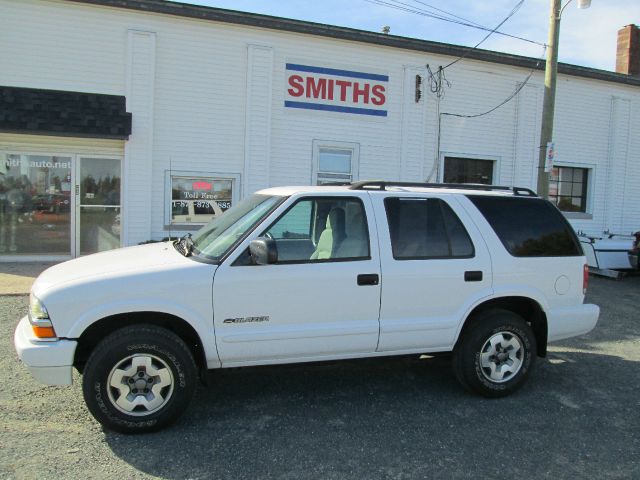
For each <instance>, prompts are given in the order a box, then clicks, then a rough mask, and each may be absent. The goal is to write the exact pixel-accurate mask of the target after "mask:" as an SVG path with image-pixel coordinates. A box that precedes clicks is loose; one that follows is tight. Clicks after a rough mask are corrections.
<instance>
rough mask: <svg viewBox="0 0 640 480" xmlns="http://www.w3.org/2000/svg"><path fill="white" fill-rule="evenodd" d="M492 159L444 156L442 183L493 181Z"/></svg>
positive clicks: (486, 183) (488, 183)
mask: <svg viewBox="0 0 640 480" xmlns="http://www.w3.org/2000/svg"><path fill="white" fill-rule="evenodd" d="M494 163H495V162H494V161H493V160H485V159H477V158H461V157H445V158H444V175H443V181H444V183H481V184H484V185H491V184H492V183H493V165H494Z"/></svg>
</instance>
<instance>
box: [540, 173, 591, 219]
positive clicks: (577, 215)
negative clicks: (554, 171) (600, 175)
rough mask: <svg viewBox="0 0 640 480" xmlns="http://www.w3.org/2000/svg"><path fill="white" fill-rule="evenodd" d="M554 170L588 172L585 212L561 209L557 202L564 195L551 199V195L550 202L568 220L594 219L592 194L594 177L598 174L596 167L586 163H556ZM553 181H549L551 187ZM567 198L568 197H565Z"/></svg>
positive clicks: (585, 185)
mask: <svg viewBox="0 0 640 480" xmlns="http://www.w3.org/2000/svg"><path fill="white" fill-rule="evenodd" d="M553 168H572V169H581V170H586V172H587V181H586V183H585V184H583V185H584V187H586V192H585V193H584V207H585V210H584V211H573V210H562V209H560V206H559V205H558V203H557V202H556V198H557V197H558V196H563V195H556V196H555V197H551V195H550V196H549V200H550V201H551V203H553V205H555V206H556V207H557V208H558V210H560V211H561V212H562V214H563V215H564V216H565V217H566V218H574V219H591V218H593V201H592V198H593V195H592V194H591V192H592V191H593V185H594V177H595V173H596V168H595V165H591V164H585V163H556V164H554V165H553ZM551 182H552V180H551V179H549V185H551ZM564 196H566V195H564ZM551 198H553V200H551Z"/></svg>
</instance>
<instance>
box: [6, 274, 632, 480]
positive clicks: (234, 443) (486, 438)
mask: <svg viewBox="0 0 640 480" xmlns="http://www.w3.org/2000/svg"><path fill="white" fill-rule="evenodd" d="M639 298H640V277H632V278H627V279H625V280H623V281H619V282H616V281H613V280H608V279H599V278H593V279H592V281H591V288H590V292H589V298H588V301H590V302H594V303H597V304H599V305H600V306H601V308H602V315H601V318H600V322H599V324H598V326H597V327H596V329H595V330H594V331H593V332H591V333H590V334H589V335H587V336H584V337H581V338H577V339H572V340H569V341H565V342H561V343H557V344H554V345H553V346H552V347H551V348H550V354H549V356H548V357H547V358H546V359H539V361H538V362H537V364H536V368H535V369H534V371H533V372H532V376H531V378H530V380H529V382H528V383H527V385H526V386H525V387H524V388H523V389H522V390H520V391H519V392H517V393H516V394H515V395H513V396H511V397H508V398H505V399H500V400H487V399H483V398H480V397H476V396H473V395H471V394H468V393H466V392H465V391H463V390H462V389H461V387H459V386H458V384H457V382H456V380H455V378H454V377H453V374H452V373H451V370H450V366H449V362H448V360H447V359H446V358H435V359H427V360H419V359H415V358H396V359H375V360H361V361H351V362H335V363H328V364H314V365H303V366H282V367H258V368H247V369H233V370H225V371H219V372H215V373H213V374H212V375H211V379H212V381H211V385H210V386H208V387H201V388H200V389H199V391H198V393H197V395H196V398H195V401H194V403H193V404H192V406H191V408H190V409H189V411H188V412H187V413H186V414H185V415H184V416H183V417H182V419H181V420H180V421H179V422H178V423H177V424H176V425H175V426H174V427H172V428H169V429H167V430H165V431H162V432H159V433H155V434H149V435H143V436H126V435H120V434H114V433H110V432H104V431H103V430H102V428H101V427H100V426H99V425H98V424H97V423H96V422H95V421H94V420H93V419H92V418H91V417H90V415H89V413H88V412H87V410H86V408H85V406H84V403H83V401H82V393H81V388H80V384H79V382H76V383H75V384H74V386H73V387H70V388H69V387H46V386H42V385H40V384H38V383H36V382H35V381H34V380H33V379H32V378H31V376H30V375H29V374H28V372H27V370H26V369H25V368H24V367H23V366H22V365H20V364H19V362H18V360H17V356H16V354H15V351H14V349H13V344H12V339H13V330H14V328H15V325H16V323H17V320H18V319H19V318H20V317H21V316H22V315H23V314H24V312H25V311H26V306H27V298H26V297H0V367H1V368H0V385H2V387H1V388H0V429H1V434H0V478H38V479H48V478H54V479H59V478H65V479H84V478H113V477H119V478H192V479H199V478H202V479H205V478H222V479H226V478H229V479H242V478H251V479H263V478H283V479H292V480H293V479H295V480H298V479H306V478H322V479H345V478H352V479H377V478H393V479H417V478H442V477H445V478H497V477H503V476H504V477H511V478H514V477H515V478H554V479H556V478H572V479H573V478H625V479H628V478H640V411H639V408H638V407H640V400H639V395H638V393H639V391H640V368H639V367H640V363H639V362H640V342H639V339H640V322H639V318H638V313H639V309H638V299H639ZM516 476H517V477H516Z"/></svg>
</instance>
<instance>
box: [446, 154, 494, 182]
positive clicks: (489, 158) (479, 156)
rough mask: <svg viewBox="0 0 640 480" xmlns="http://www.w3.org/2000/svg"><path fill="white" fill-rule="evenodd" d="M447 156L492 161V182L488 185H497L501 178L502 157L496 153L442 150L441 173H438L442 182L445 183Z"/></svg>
mask: <svg viewBox="0 0 640 480" xmlns="http://www.w3.org/2000/svg"><path fill="white" fill-rule="evenodd" d="M447 158H458V159H463V160H482V161H486V162H491V164H492V167H493V168H492V171H491V182H490V183H488V185H496V184H497V183H499V182H498V178H499V172H500V160H501V158H500V157H499V156H496V155H484V154H477V153H462V152H440V165H439V166H440V173H439V175H438V179H439V180H440V182H442V183H444V169H445V166H446V160H447ZM456 183H459V182H456Z"/></svg>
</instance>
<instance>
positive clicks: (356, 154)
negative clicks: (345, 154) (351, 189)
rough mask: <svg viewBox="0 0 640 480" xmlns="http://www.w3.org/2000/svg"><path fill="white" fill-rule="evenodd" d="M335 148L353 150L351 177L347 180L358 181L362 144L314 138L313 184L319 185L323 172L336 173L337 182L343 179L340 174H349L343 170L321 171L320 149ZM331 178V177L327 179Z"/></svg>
mask: <svg viewBox="0 0 640 480" xmlns="http://www.w3.org/2000/svg"><path fill="white" fill-rule="evenodd" d="M322 149H333V150H350V151H351V173H350V176H351V179H350V180H345V182H346V181H351V182H356V181H358V178H359V177H358V174H359V167H360V144H359V143H354V142H342V141H333V140H313V154H312V167H311V185H318V176H320V177H322V175H323V174H333V175H336V179H335V181H336V182H341V181H342V179H341V178H339V177H338V176H339V175H344V176H346V175H347V174H345V173H342V172H321V171H320V150H322ZM327 180H329V179H327Z"/></svg>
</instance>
